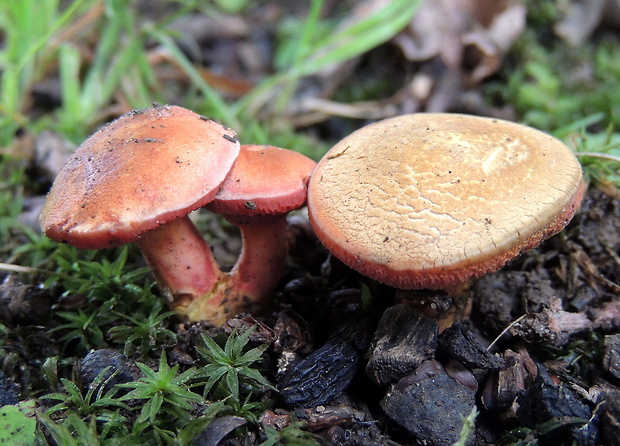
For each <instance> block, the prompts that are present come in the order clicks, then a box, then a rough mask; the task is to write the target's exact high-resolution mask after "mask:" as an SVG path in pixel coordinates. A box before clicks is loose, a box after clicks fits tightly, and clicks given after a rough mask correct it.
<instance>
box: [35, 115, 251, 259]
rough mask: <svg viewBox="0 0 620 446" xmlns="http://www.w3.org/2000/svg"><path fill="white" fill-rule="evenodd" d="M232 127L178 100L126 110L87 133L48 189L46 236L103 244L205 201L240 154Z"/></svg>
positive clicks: (79, 244) (44, 221)
mask: <svg viewBox="0 0 620 446" xmlns="http://www.w3.org/2000/svg"><path fill="white" fill-rule="evenodd" d="M239 147H240V145H239V142H238V138H237V135H236V134H235V132H234V131H232V130H231V129H228V128H226V127H223V126H222V125H220V124H218V123H216V122H214V121H211V120H209V119H207V118H205V117H203V116H200V115H198V114H196V113H194V112H192V111H190V110H187V109H185V108H182V107H177V106H157V107H153V108H148V109H145V110H137V111H133V112H130V113H127V114H125V115H123V116H121V117H120V118H118V119H116V120H115V121H113V122H111V123H109V124H108V125H106V126H104V127H102V128H101V129H100V130H99V131H97V132H96V133H95V134H93V135H92V136H91V137H89V138H88V139H87V140H86V141H84V143H83V144H82V145H81V146H80V147H79V148H78V149H77V150H76V151H75V153H74V154H73V155H72V156H71V157H70V158H69V160H68V161H67V163H66V164H65V166H64V167H63V168H62V170H61V171H60V173H59V174H58V177H57V178H56V180H55V181H54V184H53V186H52V188H51V190H50V192H49V194H48V197H47V200H46V202H45V206H44V207H43V210H42V213H41V228H42V229H43V232H45V234H46V235H48V236H49V237H50V238H52V239H54V240H56V241H59V242H66V243H70V244H72V245H75V246H77V247H79V248H88V249H101V248H109V247H112V246H117V245H121V244H123V243H127V242H130V241H133V240H135V239H136V238H137V237H138V236H139V235H140V234H141V233H143V232H146V231H148V230H150V229H153V228H155V227H157V226H159V225H161V224H164V223H166V222H169V221H171V220H174V219H176V218H178V217H181V216H183V215H186V214H188V213H189V212H191V211H193V210H195V209H198V208H199V207H201V206H203V205H204V204H206V203H208V202H209V201H211V200H212V199H213V198H214V197H215V194H216V193H217V191H218V187H219V185H220V184H221V183H222V182H223V181H224V179H225V178H226V175H227V174H228V172H229V171H230V169H231V167H232V165H233V163H234V161H235V159H236V158H237V156H238V154H239Z"/></svg>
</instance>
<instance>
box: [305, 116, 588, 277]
mask: <svg viewBox="0 0 620 446" xmlns="http://www.w3.org/2000/svg"><path fill="white" fill-rule="evenodd" d="M584 189H585V185H584V181H583V176H582V172H581V166H580V165H579V162H578V161H577V159H576V158H575V156H574V155H573V153H572V152H571V150H570V149H569V148H568V147H566V146H565V145H564V144H563V143H562V142H560V141H559V140H557V139H555V138H553V137H552V136H549V135H547V134H545V133H543V132H540V131H538V130H535V129H532V128H529V127H526V126H523V125H520V124H516V123H512V122H507V121H502V120H498V119H491V118H482V117H474V116H467V115H458V114H443V113H437V114H433V113H429V114H413V115H405V116H400V117H396V118H391V119H386V120H384V121H380V122H377V123H374V124H371V125H368V126H366V127H363V128H361V129H359V130H357V131H355V132H354V133H352V134H351V135H349V136H347V137H346V138H344V139H343V140H342V141H340V142H339V143H338V144H336V145H335V146H334V147H333V148H332V149H330V150H329V152H328V153H327V154H326V155H325V157H324V158H323V159H322V160H321V161H319V163H318V165H317V167H316V169H315V171H314V173H313V175H312V178H311V180H310V184H309V189H308V212H309V216H310V221H311V223H312V225H313V227H314V230H315V232H316V234H317V236H318V238H319V239H320V240H321V241H322V242H323V244H324V245H325V246H326V247H327V248H328V249H329V250H330V251H331V252H332V253H333V254H334V255H335V256H336V257H338V258H339V259H341V260H342V261H343V262H344V263H346V264H347V265H348V266H350V267H351V268H353V269H355V270H357V271H359V272H361V273H362V274H364V275H366V276H368V277H370V278H373V279H375V280H377V281H379V282H382V283H386V284H388V285H391V286H395V287H398V288H403V289H449V288H451V287H453V286H456V285H459V284H461V283H464V282H466V281H467V280H469V279H472V278H475V277H479V276H481V275H484V274H486V273H488V272H492V271H495V270H497V269H499V268H501V267H502V266H503V265H504V264H505V263H506V262H508V261H509V260H511V259H512V258H514V257H516V256H517V255H519V254H520V253H521V252H523V251H525V250H528V249H531V248H533V247H535V246H537V245H538V244H539V243H540V242H541V241H542V240H544V239H546V238H548V237H550V236H552V235H553V234H556V233H557V232H559V231H561V230H562V229H563V228H564V226H565V225H566V224H567V223H568V222H569V221H570V219H571V218H572V216H573V215H574V213H575V212H576V210H577V208H578V207H579V203H580V202H581V199H582V197H583V193H584Z"/></svg>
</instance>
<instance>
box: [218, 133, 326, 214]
mask: <svg viewBox="0 0 620 446" xmlns="http://www.w3.org/2000/svg"><path fill="white" fill-rule="evenodd" d="M315 166H316V162H315V161H314V160H311V159H310V158H308V157H307V156H304V155H302V154H301V153H298V152H295V151H293V150H288V149H282V148H280V147H276V146H268V145H257V144H244V145H242V146H241V151H240V153H239V157H238V158H237V161H235V165H234V166H233V168H232V170H231V171H230V174H229V175H228V177H227V178H226V180H225V181H224V182H223V183H222V186H221V188H220V191H219V192H218V194H217V195H216V197H215V199H214V200H213V201H211V202H210V203H209V204H208V205H207V206H206V207H207V208H208V209H209V210H211V211H213V212H217V213H221V214H234V215H269V214H284V213H287V212H289V211H291V210H293V209H298V208H300V207H301V206H303V205H304V204H305V203H306V196H307V190H308V181H309V179H310V175H311V174H312V171H313V170H314V167H315Z"/></svg>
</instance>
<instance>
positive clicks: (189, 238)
mask: <svg viewBox="0 0 620 446" xmlns="http://www.w3.org/2000/svg"><path fill="white" fill-rule="evenodd" d="M137 243H138V246H139V247H140V249H141V250H142V254H143V255H144V258H145V259H146V261H147V262H148V264H149V266H150V267H151V269H152V270H153V274H154V275H155V277H156V279H157V283H159V285H160V286H161V287H162V288H163V289H162V292H163V293H164V294H165V296H166V298H167V299H168V300H169V302H170V306H171V307H172V308H173V309H174V310H175V311H176V312H178V313H185V310H184V308H185V307H187V306H189V305H191V304H192V301H193V300H195V299H196V298H197V297H198V296H202V295H205V294H209V293H212V292H213V290H214V289H215V288H216V286H217V285H218V284H219V283H220V282H222V280H223V279H225V274H224V273H222V272H221V270H220V268H219V265H218V263H217V261H216V260H215V257H213V253H212V252H211V249H210V247H209V245H208V244H207V242H206V241H205V240H204V238H203V236H202V235H201V234H200V232H199V231H198V228H196V226H195V225H194V223H192V221H191V220H190V219H189V217H187V216H185V217H181V218H178V219H176V220H173V221H171V222H169V223H166V224H164V225H161V226H159V227H158V228H156V229H153V230H151V231H148V232H146V233H144V234H143V235H142V236H141V237H140V238H139V239H138V240H137Z"/></svg>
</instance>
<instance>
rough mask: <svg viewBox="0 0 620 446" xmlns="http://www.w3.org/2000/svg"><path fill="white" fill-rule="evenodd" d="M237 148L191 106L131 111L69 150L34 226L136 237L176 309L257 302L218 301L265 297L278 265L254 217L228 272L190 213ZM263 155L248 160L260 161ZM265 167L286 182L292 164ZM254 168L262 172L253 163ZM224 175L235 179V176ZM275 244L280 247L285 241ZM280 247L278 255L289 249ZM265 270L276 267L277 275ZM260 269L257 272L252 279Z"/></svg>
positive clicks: (65, 235)
mask: <svg viewBox="0 0 620 446" xmlns="http://www.w3.org/2000/svg"><path fill="white" fill-rule="evenodd" d="M239 151H240V145H239V142H238V138H237V135H236V134H235V132H233V131H232V130H230V129H228V128H225V127H223V126H221V125H220V124H217V123H215V122H213V121H211V120H209V119H207V118H204V117H202V116H200V115H198V114H196V113H194V112H192V111H190V110H187V109H184V108H181V107H176V106H157V107H154V108H150V109H146V110H140V111H134V112H131V113H128V114H126V115H123V116H122V117H120V118H119V119H117V120H115V121H113V122H112V123H110V124H108V125H107V126H105V127H103V128H102V129H101V130H99V131H98V132H97V133H95V134H94V135H92V136H91V137H90V138H88V139H87V140H86V141H85V142H84V143H83V144H82V145H81V146H80V147H79V148H78V149H77V150H76V152H75V154H74V155H73V156H72V157H71V158H70V159H69V161H68V162H67V164H66V165H65V166H64V167H63V169H62V171H61V172H60V173H59V175H58V177H57V178H56V181H55V182H54V184H53V186H52V188H51V190H50V192H49V194H48V197H47V200H46V203H45V206H44V208H43V211H42V214H41V227H42V229H43V231H44V232H45V234H47V235H48V236H49V237H50V238H52V239H54V240H56V241H59V242H65V243H70V244H72V245H75V246H77V247H79V248H86V249H101V248H109V247H113V246H119V245H122V244H124V243H129V242H135V243H137V244H138V246H139V247H140V249H141V250H142V253H143V255H144V257H145V259H146V260H147V262H148V264H149V266H150V267H151V269H152V270H153V273H154V275H155V277H156V279H157V281H158V283H159V285H160V287H161V289H162V291H163V293H164V294H165V296H166V297H167V299H168V301H169V305H170V307H171V308H172V309H173V310H174V311H176V313H177V314H178V315H179V316H180V317H182V318H184V319H188V320H192V321H193V320H208V321H209V322H211V323H213V324H218V325H219V324H222V323H223V322H225V320H226V317H227V316H232V315H234V314H233V313H236V312H239V311H245V310H246V309H248V308H257V307H258V305H256V304H251V303H248V302H247V301H246V302H245V303H244V304H243V305H241V304H240V303H239V302H237V303H239V306H234V305H230V303H229V304H228V305H224V302H223V301H224V300H226V298H227V297H229V296H231V295H233V296H240V295H242V296H243V298H244V299H250V300H251V299H264V297H265V296H266V295H268V293H269V292H270V291H271V288H272V283H273V281H274V280H277V277H278V275H277V274H279V273H280V270H278V269H275V268H271V269H269V268H266V267H265V265H264V264H263V263H261V260H260V259H261V256H262V253H261V251H260V250H261V249H265V254H266V255H267V256H268V258H267V259H266V260H265V259H264V258H263V260H262V261H263V262H266V263H269V262H271V261H272V257H273V256H274V250H275V248H272V247H269V246H267V245H268V243H267V241H266V240H264V239H262V238H261V237H263V238H264V236H261V235H257V236H255V235H256V234H260V233H261V229H257V228H258V226H259V224H258V223H257V224H255V225H254V227H253V234H249V233H248V234H246V233H245V232H244V239H245V241H246V243H247V244H248V246H247V247H246V248H244V251H246V252H251V255H249V254H244V255H242V256H241V257H240V259H239V260H238V262H237V266H236V267H235V268H233V272H231V273H230V274H226V273H223V272H222V271H221V270H220V268H219V265H218V264H217V262H216V260H215V258H214V257H213V254H212V252H211V249H210V247H209V245H208V244H207V243H206V241H205V240H204V238H203V237H202V235H201V234H200V232H199V231H198V229H197V228H196V227H195V225H194V224H193V223H192V221H191V220H190V219H189V217H188V216H187V214H188V213H190V212H191V211H193V210H196V209H198V208H201V207H203V206H204V205H206V204H207V203H209V202H211V201H212V200H213V199H214V198H216V195H217V194H218V192H220V187H221V186H222V183H223V182H224V180H225V179H226V177H227V175H228V174H229V172H231V169H232V167H233V164H234V163H235V161H236V160H237V157H238V156H239ZM300 156H301V155H300ZM265 158H268V157H265ZM309 161H310V160H309ZM310 162H311V163H312V164H311V165H312V167H314V162H313V161H310ZM267 164H269V162H266V163H263V165H258V166H255V167H256V168H258V169H263V168H265V165H267ZM242 165H244V164H243V160H241V163H240V164H239V166H242ZM270 168H271V169H272V170H270V171H269V173H268V179H269V182H271V183H272V184H273V185H274V186H275V187H277V184H279V185H280V186H282V187H286V185H287V181H289V179H288V177H286V176H285V175H284V178H286V179H285V180H283V182H279V178H280V177H283V173H286V172H288V171H289V166H288V165H278V166H276V165H275V164H274V165H273V166H270ZM290 169H293V168H292V167H291V168H290ZM245 173H246V175H247V176H246V177H245V178H243V179H242V180H239V181H241V182H240V183H239V185H241V184H245V183H246V181H247V180H248V179H249V178H253V176H252V175H254V174H251V173H247V172H245ZM255 174H256V176H259V175H258V171H257V172H255ZM233 175H234V174H233ZM308 176H309V173H305V177H304V178H303V179H302V180H299V182H300V184H302V185H303V187H300V188H299V191H297V194H298V195H296V198H295V200H297V201H294V202H289V203H288V205H287V206H289V208H288V209H287V210H289V209H291V208H293V207H298V206H301V205H302V204H303V203H305V198H306V184H307V177H308ZM231 178H235V180H234V181H235V182H236V181H237V178H238V177H237V176H233V177H231ZM227 184H228V186H226V188H223V189H222V192H221V193H220V195H219V197H220V198H219V199H218V201H221V199H222V194H224V193H225V191H230V190H233V189H234V188H232V187H231V186H230V181H229V182H228V183H227ZM261 192H262V191H261V190H260V189H257V190H256V193H257V194H258V196H255V197H253V198H252V200H255V202H256V203H259V205H260V206H262V204H261V200H266V199H268V198H269V196H267V197H265V196H262V195H260V193H261ZM272 193H273V194H274V195H275V194H277V192H272ZM290 200H293V199H292V198H291V199H290ZM248 201H249V199H248ZM279 212H283V209H280V211H279ZM267 223H268V226H270V227H271V226H273V224H272V223H271V222H267ZM284 224H286V217H284ZM278 228H282V224H281V223H280V224H279V226H278ZM262 231H266V230H262ZM266 232H268V231H266ZM279 247H280V248H281V249H284V250H285V251H286V246H284V247H282V244H280V246H279ZM280 256H284V258H285V257H286V252H284V254H282V253H280ZM276 273H277V274H276ZM263 274H276V278H275V279H274V278H265V277H263V276H262V275H263ZM257 278H260V281H258V282H256V283H252V281H253V280H255V279H257ZM237 281H238V283H237ZM248 289H251V290H252V292H253V293H251V294H250V293H248V292H247V290H248ZM235 305H236V304H235Z"/></svg>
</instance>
